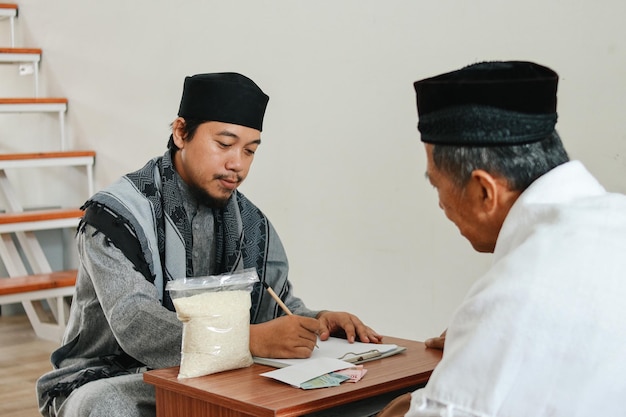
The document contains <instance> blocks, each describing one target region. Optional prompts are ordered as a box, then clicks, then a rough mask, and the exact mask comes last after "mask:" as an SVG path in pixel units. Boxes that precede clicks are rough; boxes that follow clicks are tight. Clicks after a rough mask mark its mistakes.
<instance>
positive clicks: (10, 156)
mask: <svg viewBox="0 0 626 417" xmlns="http://www.w3.org/2000/svg"><path fill="white" fill-rule="evenodd" d="M85 156H87V157H95V156H96V152H95V151H66V152H35V153H7V154H0V161H15V160H22V159H50V158H80V157H85Z"/></svg>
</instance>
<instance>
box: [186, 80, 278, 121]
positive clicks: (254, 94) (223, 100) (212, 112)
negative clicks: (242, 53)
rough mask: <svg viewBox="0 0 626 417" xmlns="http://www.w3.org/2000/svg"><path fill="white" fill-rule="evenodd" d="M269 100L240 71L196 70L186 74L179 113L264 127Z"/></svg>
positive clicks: (191, 117)
mask: <svg viewBox="0 0 626 417" xmlns="http://www.w3.org/2000/svg"><path fill="white" fill-rule="evenodd" d="M268 100H269V97H268V96H267V95H266V94H265V93H264V92H263V91H261V89H260V88H259V86H257V85H256V84H255V83H254V81H252V80H251V79H249V78H248V77H245V76H243V75H241V74H237V73H234V72H223V73H213V74H197V75H194V76H191V77H186V78H185V84H184V86H183V97H182V99H181V100H180V108H179V109H178V115H179V116H180V117H182V118H184V119H196V120H208V121H214V122H223V123H232V124H236V125H241V126H247V127H251V128H253V129H257V130H259V131H262V130H263V116H264V115H265V108H266V107H267V102H268Z"/></svg>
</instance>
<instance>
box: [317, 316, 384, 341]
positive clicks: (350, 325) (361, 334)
mask: <svg viewBox="0 0 626 417" xmlns="http://www.w3.org/2000/svg"><path fill="white" fill-rule="evenodd" d="M317 319H318V320H319V321H320V333H319V334H320V340H327V339H328V338H329V337H330V336H331V335H332V336H335V335H342V336H345V338H346V339H348V342H350V343H352V342H354V341H355V340H358V341H360V342H363V343H381V342H382V341H383V337H382V336H381V335H379V334H378V333H376V332H375V331H374V330H372V329H371V328H369V327H368V326H366V325H365V324H363V322H362V321H361V320H359V318H358V317H357V316H355V315H354V314H350V313H344V312H340V311H322V312H320V313H319V314H318V315H317Z"/></svg>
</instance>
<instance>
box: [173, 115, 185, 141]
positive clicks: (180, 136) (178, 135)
mask: <svg viewBox="0 0 626 417" xmlns="http://www.w3.org/2000/svg"><path fill="white" fill-rule="evenodd" d="M172 139H173V140H174V145H176V146H177V147H178V148H179V149H182V148H184V147H185V119H183V118H182V117H177V118H176V120H174V121H173V122H172Z"/></svg>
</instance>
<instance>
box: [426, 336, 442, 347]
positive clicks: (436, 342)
mask: <svg viewBox="0 0 626 417" xmlns="http://www.w3.org/2000/svg"><path fill="white" fill-rule="evenodd" d="M445 343H446V337H445V336H443V337H441V336H440V337H433V338H431V339H428V340H426V341H425V342H424V344H425V345H426V347H427V348H430V349H443V347H444V345H445Z"/></svg>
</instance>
